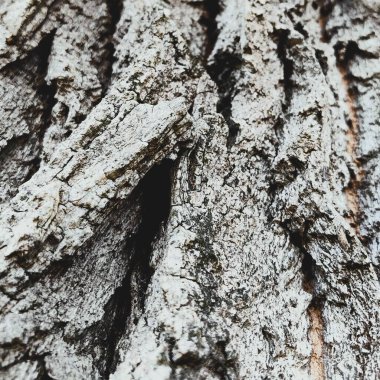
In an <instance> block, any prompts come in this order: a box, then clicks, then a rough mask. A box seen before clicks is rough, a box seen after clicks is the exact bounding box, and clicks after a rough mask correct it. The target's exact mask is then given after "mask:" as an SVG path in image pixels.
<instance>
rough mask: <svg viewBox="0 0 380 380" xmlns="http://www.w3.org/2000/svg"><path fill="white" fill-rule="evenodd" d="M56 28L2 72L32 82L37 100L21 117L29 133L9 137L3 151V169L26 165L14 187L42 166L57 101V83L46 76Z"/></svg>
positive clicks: (2, 74)
mask: <svg viewBox="0 0 380 380" xmlns="http://www.w3.org/2000/svg"><path fill="white" fill-rule="evenodd" d="M55 32H56V31H55V30H53V31H52V32H51V33H49V34H48V35H46V36H45V37H44V38H42V40H41V41H40V43H39V44H38V45H37V47H35V48H34V49H33V50H31V51H30V52H29V53H28V55H27V56H26V57H25V58H23V59H19V60H16V61H13V62H11V63H9V64H7V65H6V66H4V67H3V68H2V69H1V70H0V75H1V76H4V77H9V78H11V79H13V78H17V77H21V78H24V85H26V86H28V87H29V86H30V89H31V90H32V91H34V92H35V97H36V100H37V101H35V102H34V104H33V105H31V106H30V107H28V108H26V109H25V111H24V112H23V113H22V114H21V115H22V118H20V120H19V122H20V123H21V122H22V121H23V122H25V123H26V124H27V125H28V128H29V133H28V134H24V135H22V136H16V137H14V138H12V139H11V140H9V141H8V143H7V145H6V146H5V148H4V149H2V150H1V153H0V171H2V172H6V171H8V170H12V169H11V165H10V162H11V161H21V162H20V166H21V167H23V168H26V171H25V174H24V175H23V176H19V177H18V178H17V179H16V178H14V179H13V181H14V183H13V184H12V187H13V188H15V189H17V188H18V187H19V186H20V185H21V184H22V183H24V182H26V181H28V180H29V179H30V178H31V177H32V176H33V174H34V173H36V172H37V171H38V169H39V167H40V161H41V157H40V156H41V150H42V141H43V138H44V134H45V132H46V130H47V129H48V127H49V126H50V123H51V114H52V109H53V107H54V105H55V103H56V99H55V93H56V85H55V83H51V84H48V83H47V82H46V80H45V76H46V74H47V70H48V64H49V56H50V53H51V49H52V45H53V40H54V36H55ZM15 83H18V82H17V81H15ZM16 193H17V190H15V192H14V193H12V194H11V195H12V196H14V195H15V194H16ZM1 201H2V199H0V202H1Z"/></svg>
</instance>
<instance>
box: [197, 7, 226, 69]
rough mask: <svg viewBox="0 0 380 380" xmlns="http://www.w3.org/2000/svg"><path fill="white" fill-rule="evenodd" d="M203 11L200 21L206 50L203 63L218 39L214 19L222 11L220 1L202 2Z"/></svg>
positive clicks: (216, 25)
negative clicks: (204, 34)
mask: <svg viewBox="0 0 380 380" xmlns="http://www.w3.org/2000/svg"><path fill="white" fill-rule="evenodd" d="M202 7H203V9H204V11H203V15H202V17H201V19H200V23H201V25H203V26H204V27H205V28H206V48H205V63H206V64H207V59H208V58H209V56H210V55H211V53H212V51H213V50H214V46H215V43H216V41H217V39H218V35H219V30H218V23H217V21H216V17H217V16H218V15H219V14H220V12H221V11H222V8H221V5H220V0H204V1H203V2H202Z"/></svg>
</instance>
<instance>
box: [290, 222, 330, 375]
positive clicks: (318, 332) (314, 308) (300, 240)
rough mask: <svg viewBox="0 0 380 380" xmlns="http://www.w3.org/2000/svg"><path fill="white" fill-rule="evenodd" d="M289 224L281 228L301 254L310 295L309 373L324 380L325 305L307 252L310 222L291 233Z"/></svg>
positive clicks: (304, 278)
mask: <svg viewBox="0 0 380 380" xmlns="http://www.w3.org/2000/svg"><path fill="white" fill-rule="evenodd" d="M288 224H289V223H287V222H285V223H283V224H282V227H283V228H284V229H285V231H287V233H288V234H289V239H290V242H291V243H292V244H293V245H294V246H295V247H296V248H297V249H298V250H299V252H300V253H301V254H302V264H301V271H302V274H303V281H302V287H303V290H304V291H305V292H307V293H309V294H311V295H312V299H311V301H310V304H309V306H308V308H307V314H308V316H309V323H310V325H309V341H310V344H311V355H310V373H311V375H312V376H313V378H315V379H318V380H322V379H324V378H325V368H324V357H323V351H324V337H323V331H324V321H323V308H324V303H325V296H324V295H323V294H320V292H318V278H317V274H316V273H317V267H316V262H315V260H314V258H313V257H312V255H311V254H310V253H309V252H308V251H307V248H306V247H307V242H308V230H309V228H310V226H311V222H310V221H306V222H305V223H304V225H303V228H302V229H300V230H297V231H293V230H291V229H290V228H289V226H288Z"/></svg>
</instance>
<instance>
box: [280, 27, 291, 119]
mask: <svg viewBox="0 0 380 380" xmlns="http://www.w3.org/2000/svg"><path fill="white" fill-rule="evenodd" d="M289 33H290V31H289V30H278V31H277V55H278V57H279V59H280V61H281V64H282V67H283V81H282V85H283V88H284V94H285V99H284V103H283V111H284V112H285V111H286V110H287V109H288V108H289V105H290V101H291V100H292V96H293V80H292V75H293V70H294V63H293V60H292V59H290V58H289V54H288V49H289V40H288V38H289Z"/></svg>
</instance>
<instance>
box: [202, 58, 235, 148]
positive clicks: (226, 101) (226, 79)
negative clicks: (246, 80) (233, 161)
mask: <svg viewBox="0 0 380 380" xmlns="http://www.w3.org/2000/svg"><path fill="white" fill-rule="evenodd" d="M241 63H242V57H241V56H240V55H239V54H235V53H231V52H218V53H217V54H215V56H214V57H213V63H212V64H211V65H210V66H209V67H208V70H207V71H208V73H209V75H210V77H211V78H212V80H213V81H214V82H215V83H216V85H217V86H218V94H219V101H218V104H217V112H219V113H221V114H222V115H223V117H224V119H225V121H226V123H227V125H228V129H229V135H228V138H227V147H229V148H230V147H231V146H232V145H233V144H235V141H236V137H237V135H238V133H239V128H240V125H239V123H237V122H235V121H234V120H233V119H232V117H231V116H232V110H231V109H232V100H233V98H234V96H235V95H236V93H237V90H236V82H237V78H236V70H237V69H238V68H239V66H240V65H241Z"/></svg>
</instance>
